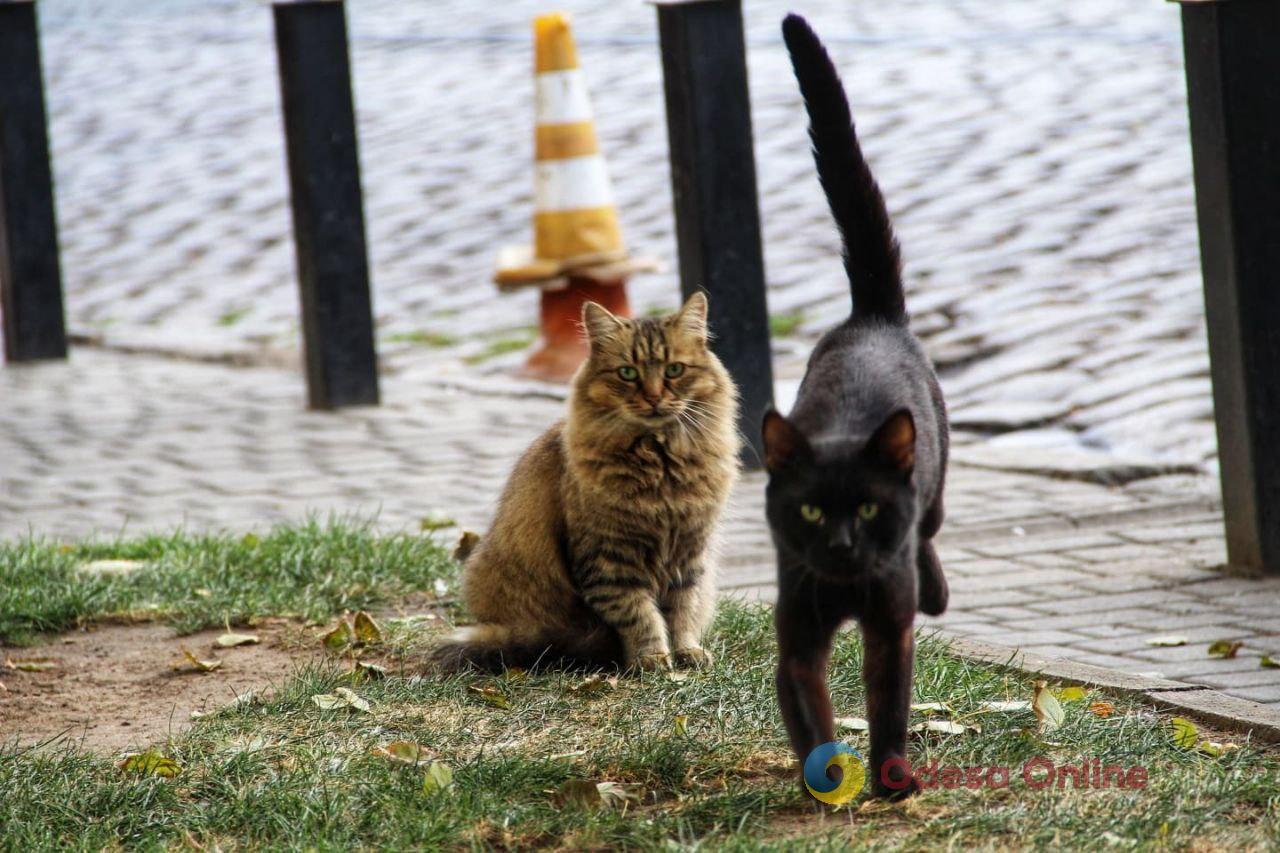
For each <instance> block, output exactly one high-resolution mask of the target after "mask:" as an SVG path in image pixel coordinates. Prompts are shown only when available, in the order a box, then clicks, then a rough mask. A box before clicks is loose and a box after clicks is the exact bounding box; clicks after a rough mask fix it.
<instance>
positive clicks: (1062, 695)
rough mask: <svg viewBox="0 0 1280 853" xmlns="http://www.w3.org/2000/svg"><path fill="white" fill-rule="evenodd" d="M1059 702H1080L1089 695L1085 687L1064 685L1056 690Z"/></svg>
mask: <svg viewBox="0 0 1280 853" xmlns="http://www.w3.org/2000/svg"><path fill="white" fill-rule="evenodd" d="M1055 695H1056V696H1057V697H1058V701H1059V702H1080V701H1083V700H1084V698H1085V697H1086V696H1088V695H1089V691H1087V690H1085V689H1084V688H1083V687H1064V688H1062V689H1061V690H1058V691H1056V692H1055Z"/></svg>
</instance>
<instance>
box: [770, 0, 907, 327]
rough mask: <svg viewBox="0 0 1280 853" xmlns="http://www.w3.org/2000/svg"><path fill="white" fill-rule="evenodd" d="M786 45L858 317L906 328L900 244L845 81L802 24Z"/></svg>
mask: <svg viewBox="0 0 1280 853" xmlns="http://www.w3.org/2000/svg"><path fill="white" fill-rule="evenodd" d="M782 37H783V40H785V41H786V43H787V51H788V52H789V53H790V54H791V65H792V67H793V68H795V72H796V79H797V80H799V81H800V94H802V95H803V96H804V104H805V108H806V109H807V110H808V111H809V137H810V138H811V139H812V140H813V159H814V162H815V163H817V166H818V180H819V181H821V182H822V189H823V190H825V191H826V194H827V202H828V203H829V204H830V205H831V214H832V216H834V217H835V220H836V225H838V226H839V227H840V234H841V236H842V237H843V238H844V268H845V272H847V273H848V275H849V284H850V286H851V288H852V290H853V310H854V314H855V315H856V316H858V317H878V318H880V319H884V320H888V321H891V322H895V323H902V322H905V321H906V318H907V309H906V302H905V300H904V298H903V293H902V259H901V256H900V254H899V251H898V240H897V238H896V237H894V235H893V224H892V223H891V222H890V221H889V211H888V210H887V209H886V208H885V204H884V196H882V195H881V194H880V187H879V186H878V185H877V184H876V179H875V178H874V177H873V176H872V174H871V167H869V166H868V165H867V161H866V158H864V157H863V156H862V148H861V146H859V145H858V134H857V132H856V131H855V130H854V127H853V117H852V115H851V114H850V112H849V101H848V100H847V99H846V98H845V94H844V87H843V86H842V85H841V84H840V75H839V74H838V73H837V72H836V68H835V65H833V64H832V62H831V57H829V56H828V55H827V51H826V48H824V47H823V46H822V41H821V40H820V39H819V38H818V36H817V34H816V33H815V32H814V31H813V30H812V29H811V28H810V27H809V24H808V22H807V21H805V19H804V18H802V17H800V16H799V15H787V17H786V18H785V19H783V21H782Z"/></svg>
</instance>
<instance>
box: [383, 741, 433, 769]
mask: <svg viewBox="0 0 1280 853" xmlns="http://www.w3.org/2000/svg"><path fill="white" fill-rule="evenodd" d="M373 754H374V755H377V756H379V757H381V758H385V759H387V760H388V761H392V762H394V763H396V764H407V765H409V766H410V767H417V766H418V765H420V764H423V765H424V764H426V763H427V762H428V761H430V760H431V759H432V758H433V757H434V755H433V753H432V752H431V750H429V749H427V748H426V747H425V746H423V745H422V744H420V743H413V742H412V741H407V740H394V741H392V742H391V743H387V744H383V745H382V746H378V747H374V749H373Z"/></svg>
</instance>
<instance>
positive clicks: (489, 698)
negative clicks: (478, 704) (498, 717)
mask: <svg viewBox="0 0 1280 853" xmlns="http://www.w3.org/2000/svg"><path fill="white" fill-rule="evenodd" d="M467 690H468V691H469V692H471V693H474V694H475V695H476V696H479V697H480V699H481V700H482V701H483V702H484V703H485V704H486V705H492V706H493V707H495V708H501V709H503V710H504V711H505V710H508V709H510V708H511V700H509V699H508V698H507V697H506V694H504V693H503V692H502V691H501V690H499V689H498V688H497V687H494V686H493V685H492V684H488V685H484V686H481V685H479V684H472V685H471V686H470V687H468V688H467Z"/></svg>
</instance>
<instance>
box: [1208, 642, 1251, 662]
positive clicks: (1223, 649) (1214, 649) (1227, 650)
mask: <svg viewBox="0 0 1280 853" xmlns="http://www.w3.org/2000/svg"><path fill="white" fill-rule="evenodd" d="M1242 646H1244V643H1243V642H1241V641H1240V640H1214V641H1213V642H1212V643H1210V644H1209V657H1211V658H1233V657H1235V656H1236V652H1238V651H1240V649H1241V647H1242Z"/></svg>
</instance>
